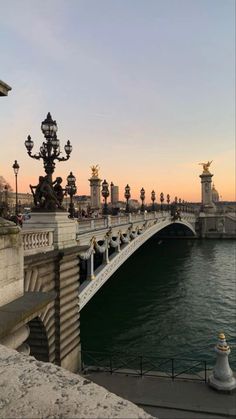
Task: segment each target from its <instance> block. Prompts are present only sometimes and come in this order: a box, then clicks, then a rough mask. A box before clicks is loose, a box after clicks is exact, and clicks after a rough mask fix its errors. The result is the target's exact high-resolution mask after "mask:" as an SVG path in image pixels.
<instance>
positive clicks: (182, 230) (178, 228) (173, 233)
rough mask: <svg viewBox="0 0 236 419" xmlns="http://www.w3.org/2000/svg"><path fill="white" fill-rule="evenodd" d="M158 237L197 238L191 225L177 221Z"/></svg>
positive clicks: (163, 229)
mask: <svg viewBox="0 0 236 419" xmlns="http://www.w3.org/2000/svg"><path fill="white" fill-rule="evenodd" d="M156 235H157V236H158V237H162V238H168V239H169V238H174V239H176V238H191V237H195V236H196V232H195V231H194V230H193V228H191V227H190V226H189V225H186V224H185V223H182V222H180V221H176V222H174V223H171V224H169V225H168V226H166V227H164V228H162V229H161V230H159V231H158V232H157V233H156Z"/></svg>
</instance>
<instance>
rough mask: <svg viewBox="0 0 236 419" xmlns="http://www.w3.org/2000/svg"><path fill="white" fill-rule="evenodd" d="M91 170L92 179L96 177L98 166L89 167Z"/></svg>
mask: <svg viewBox="0 0 236 419" xmlns="http://www.w3.org/2000/svg"><path fill="white" fill-rule="evenodd" d="M91 170H92V177H98V171H99V165H98V164H96V166H91Z"/></svg>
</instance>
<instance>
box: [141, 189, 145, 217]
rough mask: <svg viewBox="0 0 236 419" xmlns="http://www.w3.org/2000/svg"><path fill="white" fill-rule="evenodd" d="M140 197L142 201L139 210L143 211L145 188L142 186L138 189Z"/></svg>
mask: <svg viewBox="0 0 236 419" xmlns="http://www.w3.org/2000/svg"><path fill="white" fill-rule="evenodd" d="M140 199H141V201H142V204H141V211H142V212H144V200H145V190H144V189H143V188H142V189H141V191H140Z"/></svg>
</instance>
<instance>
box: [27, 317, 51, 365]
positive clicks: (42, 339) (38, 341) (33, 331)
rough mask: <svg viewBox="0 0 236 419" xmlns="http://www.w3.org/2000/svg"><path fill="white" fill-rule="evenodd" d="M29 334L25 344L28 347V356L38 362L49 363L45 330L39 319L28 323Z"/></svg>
mask: <svg viewBox="0 0 236 419" xmlns="http://www.w3.org/2000/svg"><path fill="white" fill-rule="evenodd" d="M28 325H29V327H30V334H29V337H28V339H27V343H28V345H29V346H30V355H32V356H34V357H35V358H36V359H38V360H39V361H44V362H49V346H48V338H47V333H46V329H45V327H44V324H43V322H42V320H41V319H40V318H39V317H36V318H34V319H33V320H31V321H30V322H29V323H28Z"/></svg>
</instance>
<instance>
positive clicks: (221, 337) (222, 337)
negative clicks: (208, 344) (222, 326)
mask: <svg viewBox="0 0 236 419" xmlns="http://www.w3.org/2000/svg"><path fill="white" fill-rule="evenodd" d="M218 338H219V339H222V340H223V339H225V334H224V333H223V332H221V333H219V335H218Z"/></svg>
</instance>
